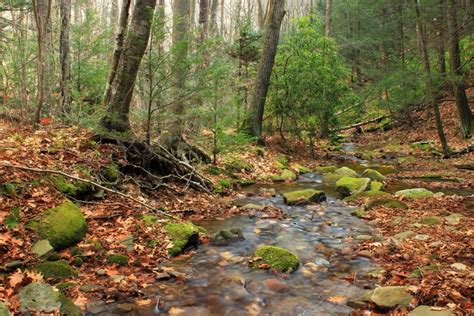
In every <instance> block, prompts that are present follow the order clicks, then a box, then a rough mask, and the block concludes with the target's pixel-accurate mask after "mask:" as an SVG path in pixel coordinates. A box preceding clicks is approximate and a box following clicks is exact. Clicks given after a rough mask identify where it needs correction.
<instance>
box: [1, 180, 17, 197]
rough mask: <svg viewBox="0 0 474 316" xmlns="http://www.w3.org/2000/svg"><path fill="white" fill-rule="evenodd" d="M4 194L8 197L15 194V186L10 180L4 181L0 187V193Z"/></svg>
mask: <svg viewBox="0 0 474 316" xmlns="http://www.w3.org/2000/svg"><path fill="white" fill-rule="evenodd" d="M2 194H4V195H6V196H9V197H14V196H15V195H16V187H15V185H14V184H13V183H11V182H5V183H3V184H2V186H1V187H0V195H2Z"/></svg>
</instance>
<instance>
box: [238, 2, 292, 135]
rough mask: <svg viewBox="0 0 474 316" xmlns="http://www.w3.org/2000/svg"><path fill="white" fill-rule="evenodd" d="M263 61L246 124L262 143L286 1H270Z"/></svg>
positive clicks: (259, 67)
mask: <svg viewBox="0 0 474 316" xmlns="http://www.w3.org/2000/svg"><path fill="white" fill-rule="evenodd" d="M268 12H269V16H268V19H267V25H266V34H265V41H264V45H263V52H262V60H261V62H260V64H259V66H258V72H257V78H256V82H255V90H254V93H253V97H252V103H251V105H250V113H249V116H248V117H247V119H246V121H245V123H244V129H245V131H246V132H247V133H248V134H249V135H251V136H254V137H257V138H258V139H259V141H260V142H262V120H263V113H264V109H265V101H266V98H267V93H268V87H269V85H270V77H271V74H272V69H273V64H274V62H275V56H276V52H277V46H278V39H279V37H280V27H281V22H282V21H283V17H284V16H285V1H284V0H270V7H269V11H268Z"/></svg>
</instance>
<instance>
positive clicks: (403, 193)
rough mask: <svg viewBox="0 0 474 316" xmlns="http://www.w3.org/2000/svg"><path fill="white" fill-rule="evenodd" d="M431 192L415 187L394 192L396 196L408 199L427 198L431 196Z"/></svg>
mask: <svg viewBox="0 0 474 316" xmlns="http://www.w3.org/2000/svg"><path fill="white" fill-rule="evenodd" d="M433 194H434V193H433V192H431V191H429V190H427V189H424V188H415V189H406V190H400V191H397V192H395V195H396V196H400V197H404V198H408V199H418V198H427V197H433Z"/></svg>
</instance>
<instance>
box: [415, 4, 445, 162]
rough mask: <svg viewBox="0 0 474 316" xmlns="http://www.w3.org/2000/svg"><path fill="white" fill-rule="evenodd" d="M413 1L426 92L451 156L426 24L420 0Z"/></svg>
mask: <svg viewBox="0 0 474 316" xmlns="http://www.w3.org/2000/svg"><path fill="white" fill-rule="evenodd" d="M413 1H414V4H415V14H416V29H417V31H418V38H419V41H420V49H421V55H422V59H423V67H424V69H425V76H426V94H427V95H428V97H429V100H430V102H431V103H432V104H433V111H434V114H435V121H436V129H437V131H438V137H439V141H440V143H441V147H442V148H443V153H444V155H445V156H449V153H450V150H449V147H448V142H447V141H446V136H445V134H444V130H443V123H442V122H441V114H440V112H439V105H438V100H437V99H436V93H435V89H434V83H433V78H432V76H431V67H430V60H429V56H428V48H427V45H426V34H425V30H424V26H423V24H422V22H421V14H420V4H419V0H413Z"/></svg>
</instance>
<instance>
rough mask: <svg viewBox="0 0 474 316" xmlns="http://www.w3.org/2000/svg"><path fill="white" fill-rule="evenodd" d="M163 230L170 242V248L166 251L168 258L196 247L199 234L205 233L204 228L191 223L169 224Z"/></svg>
mask: <svg viewBox="0 0 474 316" xmlns="http://www.w3.org/2000/svg"><path fill="white" fill-rule="evenodd" d="M164 228H165V230H166V232H167V233H168V234H169V236H170V239H171V242H172V247H171V248H169V249H168V254H169V255H170V256H176V255H179V254H180V253H181V252H183V251H185V250H186V249H187V248H189V247H196V246H197V244H198V242H199V233H200V232H201V233H206V230H205V229H204V228H202V227H200V226H197V225H194V224H193V223H191V222H184V223H170V224H166V225H165V226H164Z"/></svg>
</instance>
